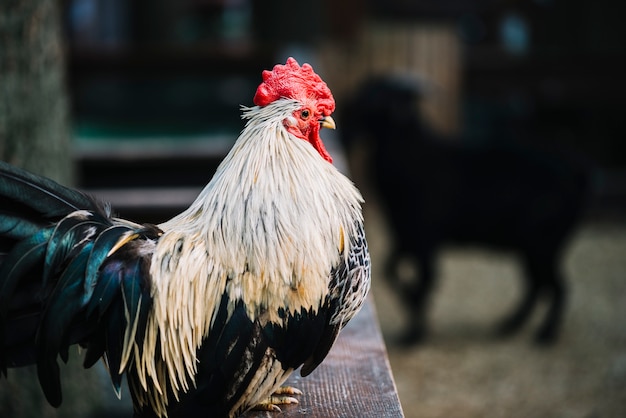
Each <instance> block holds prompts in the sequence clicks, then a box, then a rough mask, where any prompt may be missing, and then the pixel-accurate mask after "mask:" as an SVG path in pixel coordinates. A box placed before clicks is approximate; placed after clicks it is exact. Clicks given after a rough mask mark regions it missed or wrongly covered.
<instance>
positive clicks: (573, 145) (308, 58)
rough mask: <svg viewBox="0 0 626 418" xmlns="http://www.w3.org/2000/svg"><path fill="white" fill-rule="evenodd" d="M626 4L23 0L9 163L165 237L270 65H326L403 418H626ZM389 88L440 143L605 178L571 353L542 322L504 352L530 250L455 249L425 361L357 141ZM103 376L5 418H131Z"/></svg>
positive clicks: (8, 33)
mask: <svg viewBox="0 0 626 418" xmlns="http://www.w3.org/2000/svg"><path fill="white" fill-rule="evenodd" d="M625 9H626V3H624V2H619V1H617V0H612V1H611V0H598V1H594V2H588V1H582V0H569V1H565V0H525V1H522V0H517V1H516V0H465V1H463V0H436V1H435V0H423V1H409V0H385V1H382V0H368V1H366V0H346V1H343V2H332V1H329V0H325V1H322V2H319V3H317V4H311V3H308V2H305V3H298V2H293V1H291V2H290V1H285V0H265V1H260V0H259V1H253V0H177V1H174V0H151V1H147V0H130V1H129V0H63V1H46V0H20V1H14V0H7V1H3V2H2V5H0V92H2V93H1V96H2V97H0V158H1V159H3V160H6V161H9V162H11V163H14V164H16V165H21V166H24V167H27V168H29V169H31V170H32V171H36V172H39V173H42V174H45V175H48V176H51V177H53V178H55V179H57V180H60V181H62V182H64V183H71V184H74V185H76V186H78V187H81V188H83V189H85V190H87V191H89V192H91V193H94V194H96V195H98V196H101V197H102V198H103V199H105V200H108V201H110V202H112V204H113V206H114V208H115V209H116V210H117V212H118V213H119V214H121V215H122V216H125V217H130V218H133V219H137V220H141V221H148V222H159V221H162V220H165V219H167V218H168V217H170V216H171V215H173V214H175V213H177V212H179V211H180V210H182V209H183V208H185V207H186V206H187V205H188V204H189V203H190V202H191V201H192V200H193V199H194V198H195V196H196V194H197V193H198V191H199V190H200V188H201V187H202V186H203V185H204V184H206V183H207V182H208V180H209V179H210V177H211V174H212V172H213V170H214V169H215V167H216V166H217V164H218V162H219V161H220V160H221V158H222V157H223V156H224V154H225V153H226V152H227V150H228V149H229V148H230V146H231V145H232V144H233V142H234V140H235V138H236V137H237V135H238V133H239V131H240V129H241V127H242V122H241V120H240V111H239V106H240V105H247V106H249V105H252V97H253V94H254V91H255V89H256V86H257V84H258V83H259V81H260V72H261V70H262V69H268V68H271V67H272V66H273V65H274V64H276V63H279V62H284V61H285V59H286V57H288V56H294V57H295V58H296V59H297V60H298V61H299V62H300V63H303V62H309V63H311V64H312V65H313V66H314V68H315V69H316V72H317V73H318V74H320V75H321V76H322V78H323V79H324V80H325V81H326V82H327V84H328V85H329V87H330V88H331V90H332V91H333V94H334V96H335V99H336V101H337V104H338V110H337V117H336V120H337V125H338V130H337V131H336V132H324V133H323V136H324V138H325V140H326V141H327V142H328V143H329V144H328V148H329V150H330V151H331V154H334V155H336V156H337V157H335V158H336V161H337V164H338V165H339V166H340V167H341V169H342V170H350V175H351V176H352V177H353V178H354V180H355V181H356V183H357V185H358V186H359V188H361V190H362V191H363V193H364V195H365V197H366V201H367V203H366V208H365V210H366V222H367V229H368V231H367V232H368V237H369V241H370V246H371V249H372V258H373V265H374V288H373V296H374V300H375V302H376V306H377V308H378V313H379V318H380V322H381V326H382V329H383V334H384V336H385V338H386V339H387V343H388V349H389V355H390V361H391V366H392V369H393V372H394V375H395V378H396V383H397V386H398V391H399V394H400V399H401V402H402V404H403V408H404V411H405V415H406V416H407V417H500V416H507V417H538V416H551V417H618V416H623V415H624V414H625V413H626V328H625V325H624V324H625V323H626V302H625V301H624V299H625V297H626V257H625V256H626V224H625V222H624V221H625V219H626V217H625V214H626V212H625V209H626V142H625V141H624V138H625V135H624V132H625V128H626V122H625V121H626V118H624V115H623V114H624V111H625V110H626V108H625V106H624V104H623V100H624V97H625V96H626V76H625V74H626V59H625V58H626V42H625V40H626V25H624V23H623V19H624V17H623V16H624V15H625V12H626V10H625ZM389 74H393V75H394V76H400V77H402V78H403V79H405V80H409V82H410V83H411V84H412V85H414V86H416V88H417V89H418V90H419V92H420V101H419V105H418V106H417V107H416V109H415V114H416V117H419V118H421V119H422V120H423V121H424V122H425V123H426V124H427V125H428V126H429V129H430V130H432V132H433V133H434V135H433V137H436V138H437V140H438V141H444V142H447V143H449V144H455V146H471V147H479V146H481V145H483V144H493V143H494V142H495V143H499V144H502V143H510V144H516V145H519V146H521V147H524V148H525V147H528V149H531V148H532V149H541V150H550V151H552V150H557V151H558V152H559V153H566V154H567V155H568V156H575V159H576V160H577V161H580V162H581V164H583V165H584V166H585V167H586V168H587V169H588V171H589V193H588V195H587V197H586V199H585V202H584V210H583V212H582V216H581V218H580V221H579V222H578V223H577V224H576V227H575V229H574V230H573V231H572V235H571V240H570V241H569V242H568V245H567V247H566V248H565V249H564V250H563V251H564V252H563V257H562V260H561V264H562V266H563V271H564V276H565V277H566V278H567V281H568V283H569V286H570V290H569V299H568V303H567V305H566V311H565V314H564V318H563V329H562V333H561V335H560V337H559V339H558V340H557V342H556V343H555V344H554V345H552V346H549V347H543V348H537V347H535V346H534V345H533V344H532V343H531V337H530V334H531V332H532V327H528V328H529V329H528V332H527V331H526V328H524V330H523V332H522V333H521V334H520V335H519V336H515V337H513V338H511V339H507V340H496V339H493V338H492V337H491V331H492V328H493V325H494V324H495V323H496V322H497V320H498V319H501V317H502V316H503V315H504V314H505V313H506V312H508V311H509V310H510V308H511V307H512V306H513V305H514V304H515V301H516V300H518V298H519V297H520V294H521V291H522V288H523V279H522V277H521V276H522V270H521V269H520V267H519V265H518V264H519V263H518V262H517V261H518V260H517V259H516V256H515V255H514V254H510V253H508V252H501V251H494V249H493V248H486V247H483V246H471V247H458V246H445V247H443V248H442V250H441V252H440V253H439V254H438V256H437V261H436V262H437V265H438V269H437V270H438V276H439V277H438V281H437V282H438V285H437V286H436V292H435V293H434V295H433V299H432V301H431V309H430V313H429V315H428V316H429V322H430V329H431V334H430V335H429V337H428V339H427V340H426V341H425V342H423V343H422V344H421V345H419V346H411V347H406V346H399V345H397V344H396V338H395V336H396V335H397V334H398V333H399V332H400V331H401V330H402V329H403V327H404V326H405V325H406V323H407V321H409V322H410V321H411V317H410V316H408V315H407V312H406V309H403V308H401V304H399V303H398V295H397V293H396V292H395V291H394V290H393V289H392V288H391V286H389V285H388V283H387V281H386V277H385V276H386V274H387V273H386V272H385V271H383V269H382V266H383V265H384V260H385V259H386V257H388V256H389V252H390V251H391V250H390V249H391V248H393V244H392V242H393V240H394V233H393V231H392V228H391V226H390V224H391V223H390V220H389V215H388V214H389V212H388V211H387V210H386V207H387V206H389V205H390V204H391V202H389V201H383V200H388V199H381V197H380V193H379V192H378V191H377V190H376V187H375V185H374V183H373V182H372V180H371V176H370V175H371V173H370V171H371V166H370V165H369V163H368V161H369V159H368V158H370V157H371V155H368V152H369V153H370V154H371V149H370V148H368V145H366V144H365V143H363V145H362V146H360V144H359V143H357V146H354V144H352V145H353V146H351V147H350V148H349V149H348V148H347V147H343V146H342V141H341V138H342V135H343V132H342V117H343V115H345V114H346V113H347V110H346V109H345V108H344V104H347V103H349V102H350V99H351V98H352V97H354V95H355V94H356V92H357V91H358V90H359V88H360V87H359V86H361V84H362V83H363V82H365V81H366V80H368V79H370V78H371V77H373V76H380V75H389ZM391 105H392V104H391V103H390V106H391ZM407 141H408V142H409V143H411V141H413V140H412V139H411V138H407ZM525 149H526V148H525ZM403 152H404V153H406V151H405V150H403V149H401V148H399V149H398V153H399V154H402V153H403ZM344 156H345V158H344ZM430 175H431V176H433V177H437V176H438V169H437V167H436V166H434V167H433V169H432V173H430ZM492 175H493V176H497V175H498V174H497V173H492ZM402 187H404V188H405V189H406V194H407V195H411V193H413V191H412V190H411V183H407V184H406V185H403V186H402ZM496 250H497V248H496ZM535 322H536V321H535ZM74 366H76V365H74ZM103 373H104V372H103V371H98V370H94V371H92V372H91V373H90V374H84V373H80V374H76V375H73V374H70V377H69V378H66V381H67V382H68V383H66V384H65V385H66V392H67V395H66V401H65V403H64V405H63V407H62V408H61V409H60V410H59V411H54V410H52V409H50V408H48V407H47V406H46V405H45V402H44V401H43V400H35V399H36V398H35V395H34V393H36V392H37V390H38V389H37V388H36V387H35V388H28V387H27V385H26V383H23V382H22V381H20V380H18V381H16V380H14V378H15V377H16V375H17V374H16V373H12V375H13V376H12V379H11V380H9V381H8V383H7V382H6V381H3V382H2V384H1V385H0V415H1V416H50V417H54V416H73V417H76V416H83V417H98V416H113V415H112V414H113V413H114V412H115V411H117V410H123V408H128V404H127V403H126V404H122V406H120V405H119V404H117V403H115V401H111V399H110V398H112V391H110V390H109V388H108V384H107V383H106V380H104V383H102V382H103V379H102V374H103ZM85 376H86V377H85ZM83 379H87V380H83ZM23 380H24V382H26V381H29V380H35V374H32V376H27V377H25V378H24V379H23ZM13 382H15V383H13ZM85 385H91V386H94V387H99V386H98V385H101V386H102V390H94V391H92V390H90V391H88V392H89V393H87V391H85V390H83V388H84V387H85ZM72 386H74V387H72ZM25 387H26V389H25ZM71 392H74V393H81V396H78V397H76V396H73V395H72V394H71ZM83 392H84V395H82V393H83ZM108 395H111V396H108ZM72 398H74V399H76V398H78V400H76V401H73V400H72ZM126 401H128V399H126ZM19 414H22V415H19Z"/></svg>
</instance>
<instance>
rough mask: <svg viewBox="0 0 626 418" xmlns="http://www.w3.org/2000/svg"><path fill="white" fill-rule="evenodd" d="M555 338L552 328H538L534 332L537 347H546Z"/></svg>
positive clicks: (554, 340)
mask: <svg viewBox="0 0 626 418" xmlns="http://www.w3.org/2000/svg"><path fill="white" fill-rule="evenodd" d="M557 339H558V336H557V333H556V332H555V331H554V330H539V332H537V333H536V334H535V339H534V343H535V345H537V346H539V347H548V346H551V345H554V343H556V340H557Z"/></svg>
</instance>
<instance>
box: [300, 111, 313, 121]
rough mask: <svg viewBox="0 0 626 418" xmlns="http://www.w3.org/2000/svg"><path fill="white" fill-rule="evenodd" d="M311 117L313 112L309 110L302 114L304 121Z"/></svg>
mask: <svg viewBox="0 0 626 418" xmlns="http://www.w3.org/2000/svg"><path fill="white" fill-rule="evenodd" d="M309 116H311V112H309V111H308V109H304V110H303V111H302V112H300V117H301V118H302V119H303V120H307V119H308V118H309Z"/></svg>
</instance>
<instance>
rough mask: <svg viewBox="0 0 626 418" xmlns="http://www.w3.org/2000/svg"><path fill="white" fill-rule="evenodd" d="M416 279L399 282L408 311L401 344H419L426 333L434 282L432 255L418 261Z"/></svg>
mask: <svg viewBox="0 0 626 418" xmlns="http://www.w3.org/2000/svg"><path fill="white" fill-rule="evenodd" d="M418 263H419V266H418V277H413V278H412V280H410V281H408V282H406V281H403V282H400V283H401V285H400V287H399V291H400V295H401V297H402V299H403V301H404V304H405V307H406V308H407V309H408V311H409V318H408V323H407V327H406V329H405V331H404V333H403V335H402V336H401V337H400V342H401V343H402V344H417V343H419V342H421V341H422V340H423V339H424V337H425V336H426V334H427V331H428V323H427V322H428V307H429V302H430V296H431V293H432V290H433V282H434V276H435V271H434V260H433V256H432V254H428V255H423V256H421V257H420V258H419V260H418Z"/></svg>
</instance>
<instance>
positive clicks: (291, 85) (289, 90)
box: [254, 57, 335, 116]
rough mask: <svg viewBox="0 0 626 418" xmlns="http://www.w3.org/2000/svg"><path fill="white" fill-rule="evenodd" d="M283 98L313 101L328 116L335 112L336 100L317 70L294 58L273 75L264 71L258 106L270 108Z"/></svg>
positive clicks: (257, 99) (277, 66) (255, 100)
mask: <svg viewBox="0 0 626 418" xmlns="http://www.w3.org/2000/svg"><path fill="white" fill-rule="evenodd" d="M282 97H285V98H289V99H296V100H303V99H313V100H316V101H317V108H318V110H319V111H320V112H321V113H322V115H324V116H328V115H330V114H331V113H333V111H334V110H335V99H333V95H332V93H331V92H330V89H329V88H328V86H327V85H326V83H324V81H322V79H321V78H320V76H319V75H317V74H315V72H314V71H313V67H311V66H310V65H309V64H303V65H302V67H301V66H300V65H298V62H297V61H296V60H295V59H293V58H291V57H290V58H288V59H287V63H286V64H285V65H280V64H277V65H275V66H274V69H273V70H272V71H267V70H265V71H263V82H262V83H261V84H260V85H259V87H258V88H257V90H256V94H255V95H254V104H255V105H257V106H266V105H268V104H270V103H272V102H273V101H275V100H277V99H280V98H282Z"/></svg>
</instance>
